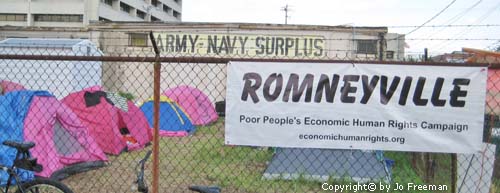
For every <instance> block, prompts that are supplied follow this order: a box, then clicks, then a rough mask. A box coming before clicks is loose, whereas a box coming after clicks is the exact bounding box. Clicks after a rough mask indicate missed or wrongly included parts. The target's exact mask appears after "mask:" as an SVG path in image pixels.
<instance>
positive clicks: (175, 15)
mask: <svg viewBox="0 0 500 193" xmlns="http://www.w3.org/2000/svg"><path fill="white" fill-rule="evenodd" d="M174 17H176V18H178V19H180V17H181V13H179V12H177V11H176V10H174Z"/></svg>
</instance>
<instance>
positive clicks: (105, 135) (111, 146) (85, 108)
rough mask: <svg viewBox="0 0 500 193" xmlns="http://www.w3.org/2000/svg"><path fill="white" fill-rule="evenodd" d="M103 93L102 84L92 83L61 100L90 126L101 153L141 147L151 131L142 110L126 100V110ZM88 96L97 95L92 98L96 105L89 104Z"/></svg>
mask: <svg viewBox="0 0 500 193" xmlns="http://www.w3.org/2000/svg"><path fill="white" fill-rule="evenodd" d="M103 93H104V92H103V90H102V88H101V87H99V86H94V87H90V88H87V89H84V90H82V91H79V92H75V93H71V94H70V95H68V96H66V97H65V98H64V99H62V101H63V103H64V104H66V105H68V106H69V107H70V108H71V109H72V110H73V111H74V112H75V114H76V115H77V116H78V117H79V118H80V120H81V121H82V122H83V124H84V125H85V126H87V127H88V128H89V130H90V134H91V135H92V136H93V137H94V138H95V139H96V141H97V143H98V144H99V147H101V149H102V150H103V151H104V152H106V153H109V154H113V155H118V154H120V152H122V151H123V150H135V149H140V148H143V147H144V146H145V145H146V144H148V143H149V142H150V141H151V140H152V134H151V132H150V129H149V125H148V122H147V120H146V118H145V117H144V114H143V113H142V111H141V110H140V109H139V108H138V107H137V106H135V105H134V104H133V103H132V102H130V101H128V102H127V104H126V105H127V107H128V111H127V112H125V111H123V110H121V109H119V108H117V107H116V106H115V105H114V104H112V103H110V102H109V99H108V98H106V96H104V95H103ZM98 94H101V95H102V96H100V95H98ZM88 96H94V97H95V96H98V97H97V98H94V99H96V101H94V102H95V104H93V105H91V106H89V104H88V102H89V101H90V99H89V98H88Z"/></svg>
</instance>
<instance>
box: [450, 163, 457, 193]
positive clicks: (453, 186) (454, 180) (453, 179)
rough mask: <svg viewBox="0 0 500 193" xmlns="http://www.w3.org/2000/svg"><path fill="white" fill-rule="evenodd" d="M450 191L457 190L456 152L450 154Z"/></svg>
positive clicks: (453, 192)
mask: <svg viewBox="0 0 500 193" xmlns="http://www.w3.org/2000/svg"><path fill="white" fill-rule="evenodd" d="M451 192H452V193H455V192H457V154H456V153H452V154H451Z"/></svg>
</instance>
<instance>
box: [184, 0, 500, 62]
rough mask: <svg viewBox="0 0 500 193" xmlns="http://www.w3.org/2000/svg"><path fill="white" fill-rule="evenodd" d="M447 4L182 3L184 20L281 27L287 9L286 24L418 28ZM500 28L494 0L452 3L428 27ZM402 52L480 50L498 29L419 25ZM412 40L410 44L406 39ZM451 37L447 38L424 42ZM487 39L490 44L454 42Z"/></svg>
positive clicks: (412, 0)
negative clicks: (275, 25)
mask: <svg viewBox="0 0 500 193" xmlns="http://www.w3.org/2000/svg"><path fill="white" fill-rule="evenodd" d="M452 1H453V0H183V5H182V9H183V11H182V12H183V14H182V19H183V21H186V22H242V23H284V22H285V13H284V12H283V11H281V8H282V7H284V6H285V5H287V4H288V5H289V6H290V9H291V11H290V12H289V15H290V18H289V19H288V23H289V24H307V25H330V26H334V25H355V26H420V25H422V24H423V23H425V22H426V21H428V20H429V19H431V18H432V17H433V16H435V15H436V14H438V13H439V12H440V11H442V10H443V9H444V8H445V7H447V6H448V5H449V4H450V3H451V2H452ZM487 24H496V25H500V0H455V2H454V3H453V4H451V6H449V7H448V9H446V10H445V11H444V12H442V13H441V14H440V15H439V16H437V17H436V18H435V19H433V20H432V21H430V22H429V23H428V24H426V25H425V26H432V25H487ZM415 28H416V27H403V28H402V27H390V28H389V32H394V33H403V34H406V33H408V32H410V31H412V30H414V29H415ZM406 38H407V39H409V40H407V43H408V45H409V46H410V48H409V49H407V53H409V54H412V53H421V52H423V49H424V48H425V47H427V48H429V51H430V52H431V53H432V54H437V53H442V52H451V51H453V50H461V48H462V47H472V48H480V49H485V48H487V47H489V46H492V45H493V44H494V43H495V42H498V40H495V39H500V26H490V27H447V28H437V27H430V28H428V27H422V28H420V29H418V30H416V31H415V32H413V33H411V34H409V35H408V36H407V37H406ZM412 39H413V40H412ZM429 39H452V40H429ZM457 39H493V40H457Z"/></svg>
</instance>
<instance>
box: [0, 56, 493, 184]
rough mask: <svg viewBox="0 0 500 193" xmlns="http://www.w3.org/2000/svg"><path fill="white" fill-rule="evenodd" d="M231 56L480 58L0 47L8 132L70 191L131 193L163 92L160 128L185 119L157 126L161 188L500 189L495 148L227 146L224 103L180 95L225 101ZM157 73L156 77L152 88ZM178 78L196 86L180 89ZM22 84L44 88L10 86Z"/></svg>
mask: <svg viewBox="0 0 500 193" xmlns="http://www.w3.org/2000/svg"><path fill="white" fill-rule="evenodd" d="M3 49H7V48H0V53H5V50H4V51H2V50H3ZM230 60H245V61H256V62H269V61H278V62H280V61H281V62H322V63H323V62H327V63H385V64H397V63H404V64H414V65H485V64H480V63H467V64H453V63H432V62H411V61H401V62H395V61H393V62H389V61H380V60H378V59H377V60H373V59H366V58H359V59H357V58H354V59H352V58H335V57H331V58H328V60H296V59H269V58H261V59H259V58H216V57H153V56H152V55H150V56H144V57H142V56H107V55H106V54H104V55H102V56H101V55H95V56H84V55H77V54H71V53H69V54H62V53H59V52H55V53H54V54H37V53H26V52H20V53H7V54H0V67H1V68H0V79H1V80H2V82H0V85H1V87H2V93H3V96H1V97H0V98H1V100H0V122H1V124H0V129H1V133H2V134H1V135H2V138H1V139H2V140H3V139H5V138H16V139H20V140H22V139H24V140H34V141H35V143H37V145H40V146H41V147H40V148H39V149H38V150H36V151H37V152H36V153H33V154H34V155H35V156H38V157H39V160H40V162H42V164H44V167H45V168H46V170H47V171H50V172H47V173H44V174H43V175H44V176H48V177H51V176H52V177H54V176H53V174H54V173H56V174H62V175H61V176H59V177H61V178H63V180H62V181H63V182H64V183H65V184H67V185H69V186H70V187H71V188H72V189H73V190H74V191H75V192H82V193H83V192H134V188H132V187H133V185H134V181H135V180H136V171H135V169H136V168H135V167H136V165H137V163H138V162H139V160H141V159H142V158H143V157H144V155H145V153H146V152H147V151H149V150H151V149H153V145H151V144H154V143H153V130H152V129H151V128H152V127H153V126H154V125H153V122H154V121H153V117H154V110H153V109H154V102H155V100H151V99H152V98H151V97H152V96H153V94H154V93H155V89H156V91H157V92H158V93H157V94H162V95H164V94H167V95H168V94H170V95H169V96H170V98H168V99H167V98H163V97H159V98H156V102H158V103H157V104H159V108H160V115H159V116H160V117H159V121H160V122H159V124H160V126H159V127H162V126H163V127H171V128H178V127H179V128H180V127H182V128H183V129H182V130H179V131H177V132H167V133H161V135H162V137H159V138H158V145H159V149H158V152H155V153H154V155H153V156H154V157H155V158H158V159H159V162H157V163H155V164H157V166H153V162H152V161H149V162H147V164H146V174H145V178H146V179H147V182H148V184H150V186H151V185H153V184H152V182H153V170H154V169H155V168H157V172H158V177H159V178H158V179H159V180H158V181H157V182H155V183H158V184H157V186H158V189H157V191H158V192H189V190H188V186H190V185H216V186H219V187H221V188H222V190H223V192H332V191H335V190H334V189H330V188H335V187H338V186H335V185H346V186H343V187H344V188H346V187H347V185H351V186H349V190H345V189H344V192H358V190H355V189H354V187H355V185H356V184H357V183H358V182H359V183H362V184H365V183H366V184H369V183H375V184H377V186H379V185H380V184H391V185H392V188H395V185H396V183H397V184H404V185H405V187H406V185H407V184H408V183H415V184H432V185H436V186H439V187H444V186H445V188H446V190H443V191H437V190H428V191H427V192H499V191H500V190H499V189H500V162H499V161H496V162H495V160H498V158H499V155H500V154H499V151H500V148H499V147H497V148H496V149H494V148H491V147H485V148H484V150H483V151H482V153H479V154H474V155H467V154H459V155H456V154H443V153H426V152H389V151H385V152H382V151H362V150H326V149H285V148H276V147H242V146H228V145H225V144H224V125H225V124H224V117H223V114H222V113H223V112H219V114H218V119H214V120H210V121H205V122H204V121H201V122H199V123H195V122H194V121H195V120H190V119H187V117H188V116H187V115H186V114H187V113H189V112H186V111H187V109H188V108H190V107H196V108H201V110H207V111H208V109H203V108H202V107H200V106H201V104H197V103H195V102H191V103H185V102H183V103H181V102H175V101H176V99H175V98H174V96H175V95H176V94H177V95H179V96H180V97H186V96H193V95H195V92H198V91H201V93H203V94H204V95H205V96H206V99H207V101H203V100H201V102H208V103H209V105H210V106H213V107H215V106H216V105H215V104H216V103H217V104H220V103H218V102H220V101H224V100H225V90H226V66H227V62H228V61H230ZM155 62H160V63H161V68H158V67H160V66H158V67H157V68H154V63H155ZM492 64H493V63H490V66H491V68H490V74H497V73H498V74H499V75H500V70H498V69H497V68H496V67H495V65H492ZM334 65H335V64H332V68H333V67H334ZM155 72H157V73H158V75H159V77H157V78H159V79H157V80H158V81H159V82H157V87H155V82H154V75H155ZM498 81H499V80H496V79H489V82H488V84H489V86H488V93H487V99H486V100H487V101H486V105H487V106H486V112H485V125H484V137H483V139H484V142H488V143H495V144H497V145H498V144H499V141H500V130H499V129H498V128H499V125H500V119H499V115H500V111H499V109H500V104H499V101H500V100H496V99H498V97H499V96H500V95H499V94H500V82H498ZM179 86H181V87H179ZM182 86H189V87H191V88H189V89H187V90H183V89H180V88H185V87H182ZM23 88H24V89H28V90H46V91H48V93H45V92H22V93H23V94H15V95H14V94H13V93H20V92H16V90H21V89H23ZM176 88H177V91H176V90H175V89H176ZM193 88H195V89H193ZM169 89H172V90H170V91H168V90H169ZM175 93H176V94H175ZM195 96H196V97H201V96H199V95H195ZM205 96H203V97H205ZM26 99H30V100H28V101H30V103H26V101H25V100H26ZM196 99H199V98H196ZM193 101H196V100H193ZM197 102H200V101H197ZM201 102H200V103H201ZM214 110H216V109H214ZM191 118H192V117H191ZM164 120H168V121H165V122H163V121H164ZM189 121H191V122H190V123H188V122H189ZM190 124H191V125H190ZM13 130H16V132H14V131H13ZM166 136H168V137H166ZM97 163H102V164H97ZM291 166H295V168H297V167H300V169H299V170H300V172H298V173H287V171H291V170H292V168H291ZM311 174H312V175H311ZM330 185H331V186H330ZM153 187H154V186H153ZM325 189H326V190H325ZM337 192H339V191H338V190H337ZM361 192H368V191H361ZM403 192H422V191H421V190H418V189H417V190H413V189H412V190H410V191H403Z"/></svg>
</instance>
